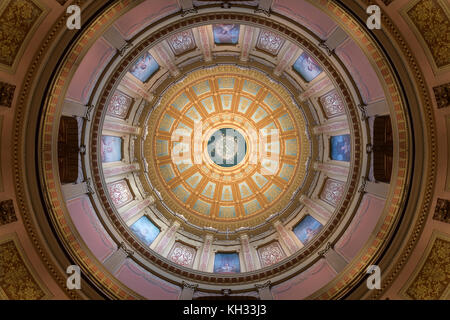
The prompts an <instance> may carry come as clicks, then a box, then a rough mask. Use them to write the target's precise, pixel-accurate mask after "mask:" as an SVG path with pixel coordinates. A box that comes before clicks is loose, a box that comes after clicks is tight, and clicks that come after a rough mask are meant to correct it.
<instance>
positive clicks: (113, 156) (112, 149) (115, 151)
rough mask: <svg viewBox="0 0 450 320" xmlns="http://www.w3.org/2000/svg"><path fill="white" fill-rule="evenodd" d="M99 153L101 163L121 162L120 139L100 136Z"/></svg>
mask: <svg viewBox="0 0 450 320" xmlns="http://www.w3.org/2000/svg"><path fill="white" fill-rule="evenodd" d="M101 153H102V162H114V161H120V160H122V138H121V137H115V136H102V143H101Z"/></svg>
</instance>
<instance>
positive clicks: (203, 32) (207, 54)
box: [194, 26, 212, 62]
mask: <svg viewBox="0 0 450 320" xmlns="http://www.w3.org/2000/svg"><path fill="white" fill-rule="evenodd" d="M195 30H198V37H195V38H196V39H195V41H196V43H197V44H198V47H199V48H200V50H201V51H202V52H203V57H204V58H205V62H209V61H211V60H212V53H211V51H212V50H211V43H210V40H209V36H208V34H209V32H208V28H207V27H206V26H202V27H198V28H197V29H195ZM194 36H195V34H194Z"/></svg>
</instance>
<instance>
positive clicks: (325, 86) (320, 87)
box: [298, 77, 333, 101]
mask: <svg viewBox="0 0 450 320" xmlns="http://www.w3.org/2000/svg"><path fill="white" fill-rule="evenodd" d="M332 88H333V83H332V82H331V81H330V78H328V77H325V78H323V79H321V80H319V82H317V83H315V84H313V85H312V86H311V87H309V88H308V89H306V90H305V91H303V92H302V93H300V95H299V96H298V98H299V100H300V101H305V100H306V99H309V98H311V97H312V96H313V95H316V94H317V95H318V94H320V93H321V92H324V93H325V92H327V91H329V90H331V89H332Z"/></svg>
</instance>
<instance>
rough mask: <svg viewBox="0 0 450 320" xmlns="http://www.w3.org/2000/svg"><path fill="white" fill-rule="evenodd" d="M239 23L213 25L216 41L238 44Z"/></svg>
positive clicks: (218, 42)
mask: <svg viewBox="0 0 450 320" xmlns="http://www.w3.org/2000/svg"><path fill="white" fill-rule="evenodd" d="M239 30H240V26H239V25H238V24H215V25H213V34H214V43H216V44H237V43H238V41H239Z"/></svg>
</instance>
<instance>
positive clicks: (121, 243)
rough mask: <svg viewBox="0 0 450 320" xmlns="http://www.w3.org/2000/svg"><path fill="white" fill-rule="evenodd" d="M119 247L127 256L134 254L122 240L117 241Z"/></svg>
mask: <svg viewBox="0 0 450 320" xmlns="http://www.w3.org/2000/svg"><path fill="white" fill-rule="evenodd" d="M119 249H121V250H122V251H123V252H125V254H126V255H127V258H129V257H132V256H133V255H134V251H133V250H131V249H129V248H128V247H127V246H126V244H125V242H124V241H122V242H120V243H119Z"/></svg>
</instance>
